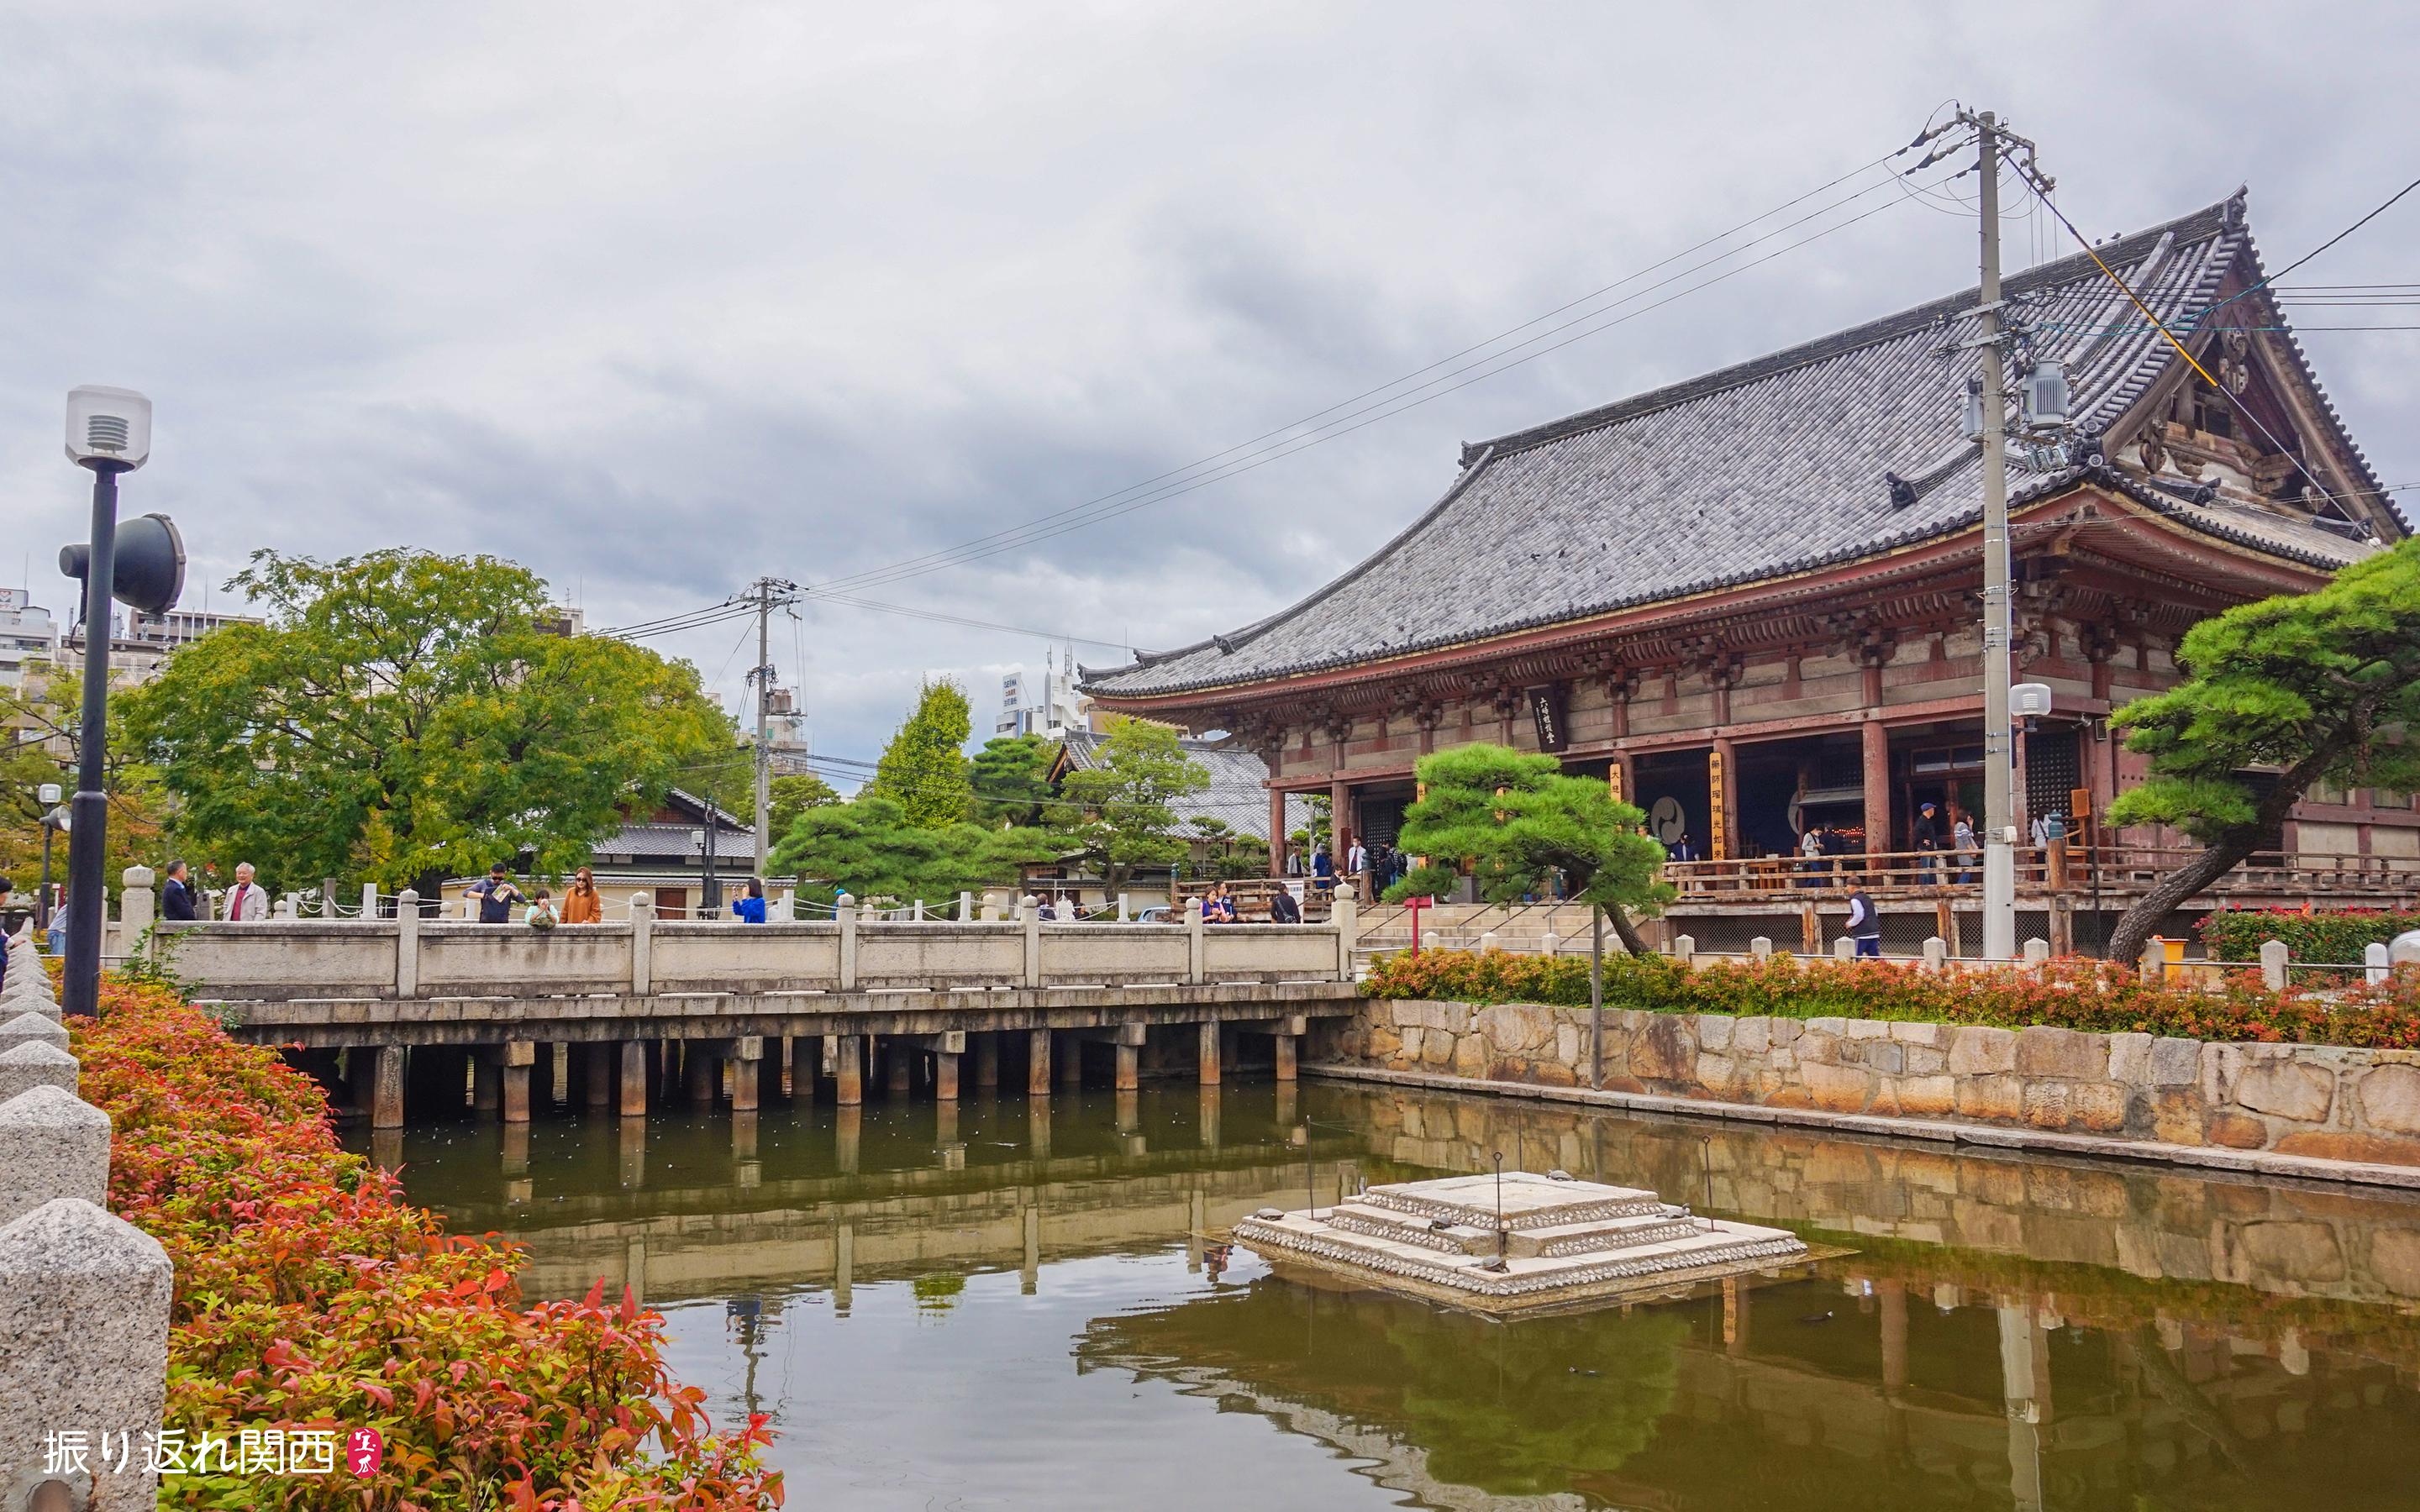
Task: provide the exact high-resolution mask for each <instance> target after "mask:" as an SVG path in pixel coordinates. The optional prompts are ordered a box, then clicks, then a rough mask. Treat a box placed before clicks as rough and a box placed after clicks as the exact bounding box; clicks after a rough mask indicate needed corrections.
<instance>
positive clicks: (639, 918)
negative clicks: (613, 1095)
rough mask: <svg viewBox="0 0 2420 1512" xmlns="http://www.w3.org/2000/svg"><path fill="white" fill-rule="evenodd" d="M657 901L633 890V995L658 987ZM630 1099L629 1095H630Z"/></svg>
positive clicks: (631, 993) (631, 943)
mask: <svg viewBox="0 0 2420 1512" xmlns="http://www.w3.org/2000/svg"><path fill="white" fill-rule="evenodd" d="M655 933H656V901H655V900H654V899H653V898H650V897H648V896H647V895H646V894H645V893H644V892H634V893H632V894H630V995H631V996H633V997H644V996H646V995H648V994H649V993H651V992H653V991H655V990H656V974H655V962H654V961H653V960H652V959H650V953H651V950H652V948H653V947H654V945H655ZM626 1101H627V1099H626Z"/></svg>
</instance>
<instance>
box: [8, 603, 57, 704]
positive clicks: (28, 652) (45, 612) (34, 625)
mask: <svg viewBox="0 0 2420 1512" xmlns="http://www.w3.org/2000/svg"><path fill="white" fill-rule="evenodd" d="M58 643H59V626H58V622H57V621H55V620H54V619H52V618H51V611H50V610H49V609H44V608H42V607H41V606H40V605H39V604H37V603H35V602H34V595H33V592H32V590H30V589H24V588H0V687H7V688H19V687H24V685H25V664H26V663H28V662H36V661H49V660H51V659H52V658H53V657H54V656H57V655H58Z"/></svg>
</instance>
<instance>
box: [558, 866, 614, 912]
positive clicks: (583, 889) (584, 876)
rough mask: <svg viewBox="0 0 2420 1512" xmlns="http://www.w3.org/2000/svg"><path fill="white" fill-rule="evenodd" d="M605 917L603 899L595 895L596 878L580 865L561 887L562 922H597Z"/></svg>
mask: <svg viewBox="0 0 2420 1512" xmlns="http://www.w3.org/2000/svg"><path fill="white" fill-rule="evenodd" d="M604 919H605V903H604V900H602V899H600V898H598V897H597V879H596V878H595V877H593V876H590V875H589V874H588V869H587V868H586V867H584V866H583V867H582V868H581V869H580V871H579V872H577V873H575V874H574V875H573V877H572V879H571V886H570V887H566V888H564V889H563V922H565V923H566V924H598V923H602V922H604Z"/></svg>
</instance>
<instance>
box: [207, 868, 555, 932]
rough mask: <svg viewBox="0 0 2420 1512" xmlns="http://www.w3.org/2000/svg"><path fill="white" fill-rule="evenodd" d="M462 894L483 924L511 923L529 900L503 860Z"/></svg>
mask: <svg viewBox="0 0 2420 1512" xmlns="http://www.w3.org/2000/svg"><path fill="white" fill-rule="evenodd" d="M238 875H241V873H240V872H239V873H238ZM462 896H463V897H465V898H476V899H477V900H479V922H480V923H482V924H509V923H511V922H512V921H513V904H515V903H527V902H529V900H528V899H527V898H525V897H523V896H521V890H520V888H519V887H514V886H513V884H512V880H511V879H510V878H508V877H506V876H505V875H504V862H502V861H498V862H497V863H496V864H495V865H493V866H491V867H489V868H488V879H487V880H486V881H485V882H473V884H471V886H470V887H466V888H464V889H463V891H462Z"/></svg>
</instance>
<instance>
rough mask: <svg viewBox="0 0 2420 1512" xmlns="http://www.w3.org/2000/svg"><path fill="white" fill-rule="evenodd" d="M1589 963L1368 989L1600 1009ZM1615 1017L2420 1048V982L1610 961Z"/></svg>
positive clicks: (1453, 967) (2067, 966) (1788, 960)
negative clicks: (1889, 1023)
mask: <svg viewBox="0 0 2420 1512" xmlns="http://www.w3.org/2000/svg"><path fill="white" fill-rule="evenodd" d="M1588 983H1589V973H1588V963H1587V962H1586V961H1585V960H1581V959H1578V958H1575V957H1569V956H1566V957H1562V958H1559V959H1548V958H1545V957H1542V956H1523V955H1510V954H1506V953H1505V952H1502V951H1490V952H1488V953H1487V954H1485V955H1474V954H1471V953H1470V952H1468V951H1463V950H1423V951H1421V952H1420V954H1419V958H1418V959H1414V958H1412V957H1411V956H1409V955H1407V954H1398V955H1392V956H1388V957H1387V958H1385V959H1384V960H1382V961H1380V962H1379V963H1378V964H1377V965H1376V966H1375V967H1374V968H1373V970H1372V971H1371V974H1370V978H1369V980H1367V981H1366V982H1365V983H1363V986H1362V991H1363V992H1365V993H1367V994H1368V995H1370V996H1373V997H1409V998H1419V997H1426V998H1442V999H1451V1000H1454V1001H1458V1002H1471V1003H1506V1002H1530V1003H1556V1004H1566V1005H1573V1006H1577V1005H1582V1004H1585V1003H1587V1001H1588ZM1605 1002H1606V1007H1608V1008H1624V1009H1645V1010H1649V1011H1656V1012H1669V1013H1737V1014H1770V1015H1775V1016H1778V1017H1784V1018H1864V1019H1903V1020H1912V1021H1917V1022H1922V1023H1931V1024H1990V1025H1997V1026H2003V1027H2009V1028H2023V1027H2025V1026H2030V1025H2036V1024H2047V1025H2055V1026H2059V1027H2062V1028H2071V1029H2095V1030H2103V1031H2117V1032H2132V1031H2141V1032H2145V1033H2150V1034H2164V1035H2174V1036H2176V1037H2178V1038H2180V1039H2189V1040H2229V1041H2253V1040H2261V1041H2300V1042H2304V1043H2309V1044H2342V1045H2359V1046H2364V1047H2367V1048H2370V1049H2382V1050H2412V1049H2420V973H2415V972H2412V971H2409V970H2407V971H2403V972H2401V973H2398V974H2397V977H2396V978H2395V979H2394V980H2390V981H2387V982H2384V983H2381V984H2380V985H2377V986H2369V985H2366V984H2362V985H2355V986H2352V987H2349V988H2347V989H2345V990H2343V991H2341V992H2337V993H2333V994H2322V993H2319V992H2313V991H2309V990H2306V989H2304V988H2302V987H2288V989H2287V990H2286V991H2284V992H2282V993H2273V992H2270V991H2268V990H2267V989H2265V988H2263V987H2262V986H2261V985H2260V982H2259V979H2258V978H2257V976H2255V975H2253V974H2252V973H2248V972H2237V973H2234V974H2231V975H2230V976H2229V977H2228V978H2227V979H2226V984H2225V985H2224V986H2223V987H2221V988H2220V989H2218V990H2216V991H2211V992H2205V991H2201V990H2198V989H2196V988H2193V987H2189V986H2184V985H2171V984H2169V983H2168V982H2166V981H2164V980H2153V981H2145V980H2142V979H2140V978H2139V977H2137V976H2136V975H2135V974H2134V973H2133V972H2131V971H2125V970H2119V969H2115V968H2112V967H2109V966H2107V965H2105V964H2103V963H2101V962H2098V961H2079V960H2067V961H2056V962H2053V963H2052V964H2051V965H2050V968H2049V969H2048V970H2047V971H2045V972H2044V973H2043V974H2042V975H2041V976H2040V978H2037V977H2035V976H2034V975H2032V974H2031V973H2028V972H2025V971H2023V970H2020V969H2017V968H2015V967H2006V968H2000V969H1994V970H1980V971H1950V972H1939V973H1935V972H1928V971H1925V970H1922V969H1920V968H1919V967H1917V966H1916V965H1913V964H1905V963H1900V962H1886V961H1854V962H1838V961H1830V960H1821V961H1811V962H1805V961H1799V960H1796V959H1794V958H1792V957H1790V956H1774V957H1771V958H1768V959H1762V960H1758V959H1745V960H1742V959H1732V960H1721V961H1709V962H1706V963H1704V964H1699V965H1697V966H1694V967H1687V966H1682V965H1680V964H1677V963H1675V962H1674V961H1672V960H1671V959H1670V958H1669V957H1667V956H1631V955H1621V956H1608V957H1606V963H1605Z"/></svg>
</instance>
